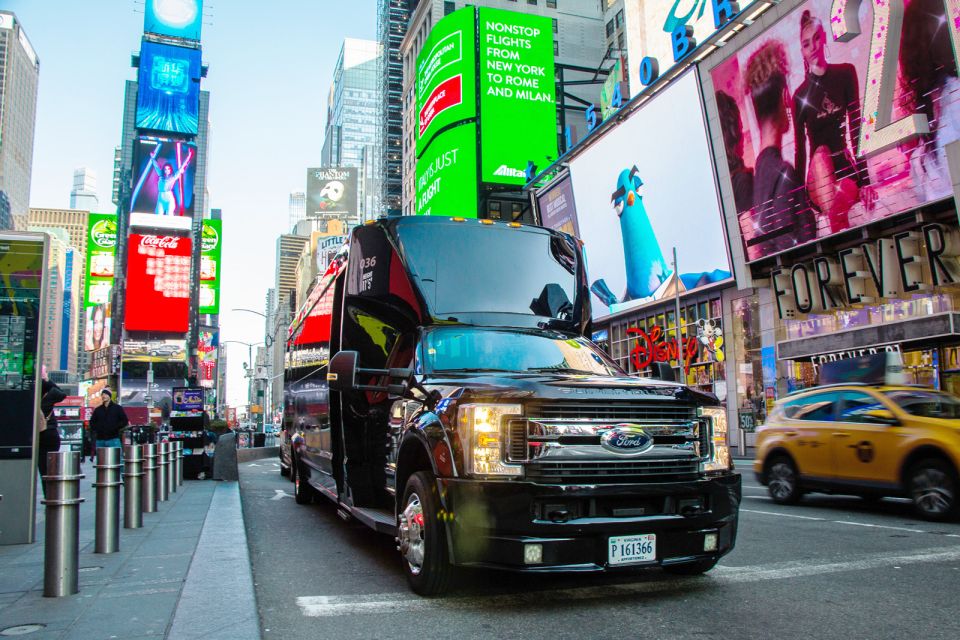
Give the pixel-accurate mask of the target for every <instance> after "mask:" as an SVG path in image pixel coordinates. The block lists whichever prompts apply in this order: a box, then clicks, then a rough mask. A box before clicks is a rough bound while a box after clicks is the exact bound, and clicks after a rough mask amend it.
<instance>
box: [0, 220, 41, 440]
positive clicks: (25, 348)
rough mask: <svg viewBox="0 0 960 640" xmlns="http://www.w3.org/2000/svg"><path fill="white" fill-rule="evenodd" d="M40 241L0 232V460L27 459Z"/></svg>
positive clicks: (37, 322)
mask: <svg viewBox="0 0 960 640" xmlns="http://www.w3.org/2000/svg"><path fill="white" fill-rule="evenodd" d="M43 247H44V241H43V239H42V238H35V239H34V238H30V239H24V238H23V237H22V236H21V237H17V236H15V235H0V400H2V401H0V425H2V427H0V458H5V459H9V458H28V459H29V458H30V456H31V455H32V453H31V452H32V446H33V441H34V425H35V423H34V411H35V402H36V398H35V392H34V391H35V389H36V383H37V368H36V367H37V356H38V351H39V343H38V332H39V329H40V306H41V295H42V292H43V288H44V287H45V286H46V283H45V282H44V281H43V274H44V255H43Z"/></svg>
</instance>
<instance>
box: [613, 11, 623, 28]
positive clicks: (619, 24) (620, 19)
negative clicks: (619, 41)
mask: <svg viewBox="0 0 960 640" xmlns="http://www.w3.org/2000/svg"><path fill="white" fill-rule="evenodd" d="M615 20H616V21H617V29H619V28H620V27H622V26H623V9H620V11H617V15H616V18H615Z"/></svg>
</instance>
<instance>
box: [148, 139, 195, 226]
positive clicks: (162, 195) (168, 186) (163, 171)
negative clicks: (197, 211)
mask: <svg viewBox="0 0 960 640" xmlns="http://www.w3.org/2000/svg"><path fill="white" fill-rule="evenodd" d="M159 152H160V145H159V144H158V145H157V146H156V147H154V149H153V152H152V153H151V154H150V164H151V165H153V170H154V171H155V172H156V174H157V208H156V210H155V211H154V213H156V214H157V215H158V216H175V215H177V196H176V193H175V191H174V189H175V188H176V186H177V183H178V182H180V180H181V179H182V178H183V173H184V172H185V171H186V170H187V167H188V166H190V161H191V160H193V149H188V150H187V158H186V160H184V161H183V164H181V165H180V166H179V167H177V170H176V171H174V170H173V165H171V164H170V163H169V162H167V163H164V165H163V167H162V168H161V167H160V164H159V163H158V162H157V154H158V153H159ZM177 155H179V154H177Z"/></svg>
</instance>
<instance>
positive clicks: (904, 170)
mask: <svg viewBox="0 0 960 640" xmlns="http://www.w3.org/2000/svg"><path fill="white" fill-rule="evenodd" d="M832 4H833V2H832V1H831V0H805V1H798V0H784V1H783V2H781V3H780V5H779V6H778V8H777V11H776V13H777V15H778V16H779V17H778V18H777V19H774V17H773V16H772V15H770V16H765V19H764V20H762V21H756V22H754V23H753V24H751V25H749V26H746V27H744V28H743V29H742V30H740V31H739V33H737V34H736V35H735V36H733V37H732V38H730V40H729V42H728V43H727V46H724V47H723V48H720V49H717V50H716V51H715V52H714V53H713V54H711V55H710V56H708V57H706V58H705V59H704V60H703V61H702V62H701V69H700V71H701V77H702V79H703V82H704V94H705V96H704V97H705V102H706V105H707V113H708V117H709V119H710V122H711V125H712V126H711V130H710V131H711V137H712V143H713V148H714V152H715V154H716V164H717V166H718V167H719V168H720V169H719V183H720V188H721V196H722V201H723V208H724V217H725V222H726V228H727V232H728V234H729V235H730V238H731V253H732V258H733V262H734V266H735V271H736V273H737V274H738V276H740V279H739V280H738V284H739V285H740V287H741V288H746V287H749V286H756V287H760V288H761V290H760V292H759V296H758V300H757V304H758V307H759V308H758V312H759V318H760V327H759V329H760V345H759V346H760V349H761V352H762V354H763V355H762V357H763V360H764V362H763V373H762V376H763V386H764V390H765V395H766V397H767V398H768V399H769V400H772V399H773V398H775V397H778V396H780V395H782V394H784V393H786V392H789V391H792V390H794V389H797V388H802V387H806V386H810V385H813V384H816V374H817V369H818V367H819V366H820V365H821V364H822V363H824V362H828V361H833V360H837V359H842V358H848V357H853V356H857V355H861V354H865V353H872V352H875V351H891V352H894V353H898V354H900V355H901V357H902V360H903V364H904V366H905V368H906V371H907V372H908V373H909V375H910V376H912V380H913V382H915V383H918V384H924V385H930V386H933V387H937V388H941V389H946V390H950V391H952V392H953V393H960V285H958V283H960V228H958V218H957V208H956V205H955V200H954V189H955V186H954V184H953V182H954V181H953V180H951V178H950V176H951V169H953V172H954V173H953V175H956V176H960V171H958V169H960V163H957V162H956V160H958V159H960V152H958V149H957V147H958V144H960V143H957V138H958V134H960V80H958V73H957V62H956V60H955V57H954V50H953V46H952V41H960V26H958V24H957V23H955V22H954V21H953V20H948V19H946V18H947V17H946V16H945V13H944V4H945V3H944V2H943V0H907V1H906V2H905V3H904V11H903V13H902V15H899V14H898V13H897V12H891V13H890V14H889V17H888V18H885V20H890V21H891V22H892V23H891V27H897V28H889V29H887V28H886V26H885V25H882V28H881V29H880V30H879V31H878V32H877V33H870V25H872V24H873V23H874V21H873V16H872V11H873V9H872V5H873V3H867V2H861V3H859V4H860V5H862V6H860V9H859V24H860V25H863V31H864V32H863V33H861V34H859V35H857V34H856V31H857V30H856V29H855V28H854V27H855V26H856V25H855V24H854V22H855V20H852V19H851V18H850V17H849V14H851V13H855V12H851V11H848V12H847V14H848V17H847V18H846V20H844V19H840V18H838V19H837V20H836V21H831V5H832ZM849 4H857V3H849ZM771 13H773V12H771ZM767 18H769V19H767ZM883 22H884V20H878V21H877V23H878V24H881V23H883ZM891 33H893V34H900V41H899V42H892V41H891V42H887V40H888V39H889V34H891ZM868 61H872V62H871V64H869V65H868ZM888 84H890V85H891V86H887V85H888ZM866 87H872V88H873V89H872V90H871V91H869V92H866V91H865V88H866ZM877 89H879V90H877ZM865 94H866V95H865ZM864 114H869V115H868V117H864ZM740 266H742V267H743V268H742V270H741V269H740ZM741 274H742V275H741Z"/></svg>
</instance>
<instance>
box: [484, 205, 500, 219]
mask: <svg viewBox="0 0 960 640" xmlns="http://www.w3.org/2000/svg"><path fill="white" fill-rule="evenodd" d="M487 217H488V218H490V219H491V220H499V219H500V202H499V201H497V200H491V201H490V202H489V204H487Z"/></svg>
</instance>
